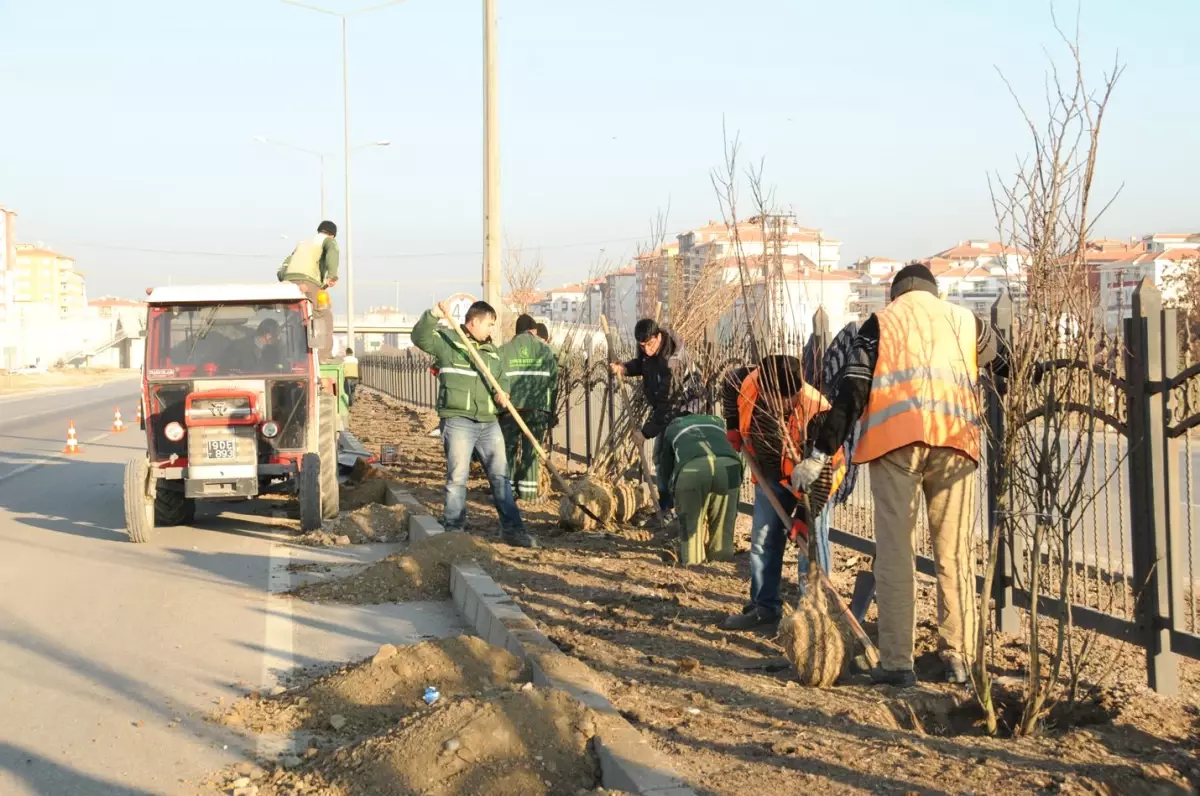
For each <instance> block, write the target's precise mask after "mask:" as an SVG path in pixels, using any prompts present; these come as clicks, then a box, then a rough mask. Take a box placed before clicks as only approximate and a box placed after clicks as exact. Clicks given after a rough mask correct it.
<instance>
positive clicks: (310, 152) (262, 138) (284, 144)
mask: <svg viewBox="0 0 1200 796" xmlns="http://www.w3.org/2000/svg"><path fill="white" fill-rule="evenodd" d="M254 140H255V141H257V142H259V143H260V144H274V145H275V146H281V147H284V148H285V149H294V150H296V151H297V152H303V153H305V154H306V155H313V156H314V157H316V158H317V159H318V160H320V161H321V220H322V221H324V220H325V153H324V152H317V151H316V150H313V149H305V148H304V147H302V146H296V145H295V144H289V143H287V142H286V141H276V140H275V139H273V138H267V137H266V136H265V135H256V136H254Z"/></svg>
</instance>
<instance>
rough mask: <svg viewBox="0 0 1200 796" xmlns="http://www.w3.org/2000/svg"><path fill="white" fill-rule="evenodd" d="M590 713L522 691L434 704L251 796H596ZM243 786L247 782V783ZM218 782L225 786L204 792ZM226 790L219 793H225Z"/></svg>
mask: <svg viewBox="0 0 1200 796" xmlns="http://www.w3.org/2000/svg"><path fill="white" fill-rule="evenodd" d="M594 734H595V721H594V717H593V714H592V712H591V710H589V709H588V708H586V707H584V706H583V705H581V704H580V703H579V702H576V701H575V700H574V699H572V698H571V697H569V696H567V695H566V694H565V693H563V692H561V691H554V690H546V689H539V688H534V687H533V686H532V685H526V686H524V687H514V688H513V689H512V690H508V691H503V692H498V693H493V694H491V695H490V696H488V697H486V698H472V697H457V698H446V697H443V698H442V699H441V700H439V701H438V702H437V703H436V704H434V705H433V706H432V707H430V708H425V709H423V710H420V711H418V712H415V713H411V714H409V715H408V716H406V717H404V718H403V719H401V720H400V722H399V724H397V725H395V726H394V727H393V728H392V729H390V730H389V731H387V732H386V733H384V734H381V735H376V736H373V737H371V738H368V739H366V740H364V741H362V742H359V743H356V744H354V745H351V746H347V747H343V748H341V749H338V750H337V751H336V752H334V753H332V754H319V753H318V754H313V755H310V756H308V757H307V759H306V760H303V761H299V762H298V763H297V765H294V766H292V767H290V768H287V769H285V768H282V767H281V768H277V769H275V771H274V772H273V773H272V774H270V775H265V772H264V775H260V776H257V777H255V778H254V780H255V791H254V793H255V794H256V796H284V795H285V794H286V796H291V795H292V794H295V793H304V794H308V795H309V796H364V795H365V794H371V796H411V794H417V793H419V794H422V796H458V794H476V793H478V794H485V793H486V794H489V796H542V795H543V794H546V795H549V794H576V793H579V792H581V791H582V792H584V793H588V792H594V793H604V792H605V791H603V790H600V789H596V790H594V791H593V790H592V789H593V788H596V786H597V785H598V783H599V781H600V767H599V764H598V762H597V760H596V757H595V755H594V754H593V753H592V751H591V744H590V741H591V738H592V736H593V735H594ZM248 779H249V778H248ZM221 781H225V782H228V781H229V779H228V777H217V778H213V779H212V780H211V782H213V783H217V782H221ZM226 787H228V785H226Z"/></svg>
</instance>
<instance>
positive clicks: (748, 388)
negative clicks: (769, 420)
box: [738, 368, 846, 494]
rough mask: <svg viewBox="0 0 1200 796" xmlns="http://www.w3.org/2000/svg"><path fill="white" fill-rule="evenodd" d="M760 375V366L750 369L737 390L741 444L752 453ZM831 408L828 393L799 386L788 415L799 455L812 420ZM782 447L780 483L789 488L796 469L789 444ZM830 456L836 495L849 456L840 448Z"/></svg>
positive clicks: (808, 386)
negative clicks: (751, 435) (793, 405)
mask: <svg viewBox="0 0 1200 796" xmlns="http://www.w3.org/2000/svg"><path fill="white" fill-rule="evenodd" d="M758 374H759V369H758V368H755V369H754V370H752V371H750V374H749V375H748V376H746V378H745V380H744V381H742V385H741V388H740V389H739V390H738V433H740V434H741V435H742V444H743V445H744V446H745V449H746V451H747V452H748V453H750V454H751V455H753V454H754V448H753V447H752V446H751V444H750V423H751V420H752V418H753V416H754V405H755V404H756V403H757V402H758V393H759V390H758ZM828 410H829V401H827V400H825V396H824V395H822V394H821V392H820V390H818V389H817V388H815V387H813V386H812V385H811V384H805V385H804V386H803V387H801V388H800V397H799V400H798V401H797V402H796V405H795V407H794V408H793V410H792V412H791V414H790V415H789V416H788V423H787V426H788V437H790V438H791V440H792V443H793V447H794V448H795V451H796V453H797V455H803V449H804V442H805V435H806V434H807V433H808V424H809V422H810V421H811V420H812V419H813V418H814V417H816V416H817V415H819V414H820V413H821V412H825V411H828ZM782 447H783V450H784V453H783V461H782V462H781V463H780V469H781V470H782V471H783V478H782V479H781V480H780V482H779V483H781V484H783V485H784V486H786V487H787V488H788V489H789V490H790V489H791V477H792V470H794V469H795V463H794V462H793V461H792V458H791V457H790V456H788V455H787V448H786V446H782ZM831 459H832V461H833V473H834V478H833V488H832V489H831V490H830V494H833V493H834V492H836V491H837V488H838V486H839V485H840V484H841V482H842V479H843V478H845V476H846V457H845V454H844V453H842V451H841V450H840V449H839V450H838V451H837V452H836V453H835V454H834V455H833V456H832V457H831ZM750 479H751V481H754V482H755V483H757V479H755V478H754V476H753V475H751V477H750Z"/></svg>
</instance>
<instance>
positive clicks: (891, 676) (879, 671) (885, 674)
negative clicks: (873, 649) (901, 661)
mask: <svg viewBox="0 0 1200 796" xmlns="http://www.w3.org/2000/svg"><path fill="white" fill-rule="evenodd" d="M871 682H872V683H874V684H875V685H894V686H896V687H897V688H912V687H913V686H914V685H916V684H917V673H916V672H914V671H913V670H912V669H900V670H898V671H897V670H894V669H885V668H883V667H882V666H876V667H875V668H873V669H871Z"/></svg>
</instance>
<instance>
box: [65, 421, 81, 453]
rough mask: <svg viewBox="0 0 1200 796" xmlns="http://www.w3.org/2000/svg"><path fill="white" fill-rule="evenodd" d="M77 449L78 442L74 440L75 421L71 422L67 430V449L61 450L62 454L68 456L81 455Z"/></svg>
mask: <svg viewBox="0 0 1200 796" xmlns="http://www.w3.org/2000/svg"><path fill="white" fill-rule="evenodd" d="M82 452H83V451H81V450H80V449H79V440H78V439H76V438H75V421H74V420H72V421H71V425H70V426H69V427H68V428H67V447H65V448H63V453H66V454H68V455H71V454H76V453H82Z"/></svg>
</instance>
